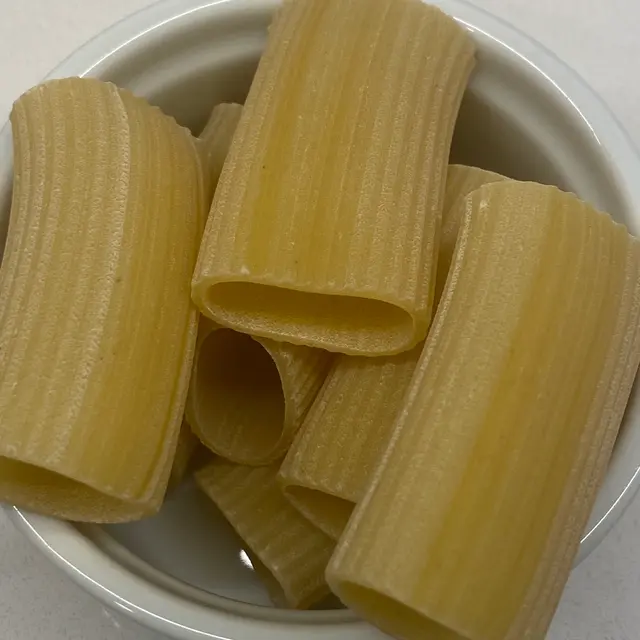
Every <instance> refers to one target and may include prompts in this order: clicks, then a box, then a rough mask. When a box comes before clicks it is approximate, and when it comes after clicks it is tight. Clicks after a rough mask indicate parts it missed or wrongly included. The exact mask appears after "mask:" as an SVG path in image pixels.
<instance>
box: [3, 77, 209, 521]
mask: <svg viewBox="0 0 640 640" xmlns="http://www.w3.org/2000/svg"><path fill="white" fill-rule="evenodd" d="M11 123H12V127H13V133H14V136H13V139H14V160H15V168H14V172H15V176H14V192H13V202H12V207H11V222H10V228H9V234H8V239H7V245H6V247H5V254H4V260H3V263H2V269H1V270H0V370H1V371H2V376H1V378H0V497H1V498H2V500H4V501H7V502H12V503H15V504H18V505H21V506H25V507H28V508H30V509H35V510H37V511H40V512H42V513H47V514H51V515H55V516H60V517H65V518H69V519H72V520H92V521H120V520H127V519H132V518H139V517H141V516H143V515H146V514H150V513H153V512H154V511H156V510H157V509H158V508H159V506H160V504H161V502H162V497H163V495H164V491H165V489H166V485H167V481H168V478H169V473H170V470H171V466H172V463H173V458H174V453H175V450H176V445H177V441H178V434H179V431H180V424H181V419H182V411H183V407H184V402H185V397H186V393H187V385H188V381H189V371H190V369H191V361H192V357H193V351H194V347H195V341H196V330H197V314H196V310H195V309H194V307H193V306H192V304H191V300H190V297H189V285H188V280H189V274H190V273H191V272H192V271H193V267H194V264H195V259H196V255H197V251H198V245H199V242H200V238H201V235H202V225H203V221H204V208H205V206H206V203H205V201H204V188H203V177H202V170H201V166H200V159H199V155H198V152H197V150H196V146H195V141H194V139H193V138H192V137H191V135H190V133H189V132H188V131H187V130H186V129H183V128H182V127H180V126H178V125H177V124H176V122H175V121H174V120H173V119H171V118H169V117H167V116H165V115H164V114H162V112H161V111H160V110H159V109H156V108H153V107H150V106H149V105H148V104H147V103H146V102H145V101H144V100H141V99H139V98H136V97H134V96H133V95H132V94H130V93H129V92H127V91H124V90H120V89H118V88H117V87H115V86H114V85H112V84H108V83H104V82H99V81H97V80H90V79H78V78H75V79H73V78H72V79H68V80H54V81H51V82H48V83H46V84H44V85H41V86H38V87H36V88H34V89H32V90H31V91H29V92H27V93H26V94H25V95H24V96H22V97H21V98H20V99H19V100H18V101H17V102H16V104H15V105H14V108H13V111H12V114H11ZM176 212H179V216H178V215H176Z"/></svg>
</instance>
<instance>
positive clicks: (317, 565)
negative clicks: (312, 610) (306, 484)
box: [196, 459, 334, 609]
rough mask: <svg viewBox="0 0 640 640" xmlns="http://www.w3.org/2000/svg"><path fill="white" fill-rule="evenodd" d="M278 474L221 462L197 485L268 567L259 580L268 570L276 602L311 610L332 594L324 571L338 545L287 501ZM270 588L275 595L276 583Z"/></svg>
mask: <svg viewBox="0 0 640 640" xmlns="http://www.w3.org/2000/svg"><path fill="white" fill-rule="evenodd" d="M277 470H278V465H272V466H269V467H246V466H242V465H235V464H232V463H230V462H226V461H224V460H222V459H217V460H215V461H214V462H213V463H211V464H210V465H208V466H207V467H205V468H204V469H202V470H200V471H198V472H197V473H196V482H197V483H198V486H199V487H200V488H201V489H202V490H203V491H204V492H205V493H206V494H207V496H208V497H209V498H210V499H211V500H213V502H215V504H216V505H217V506H218V508H219V509H220V510H221V511H222V513H223V514H224V515H225V517H226V518H227V520H228V521H229V522H230V523H231V525H232V526H233V528H234V529H235V530H236V532H237V533H238V535H239V536H240V537H241V538H242V539H243V541H244V542H245V543H246V544H247V546H248V548H249V550H250V554H251V556H250V557H257V558H258V559H259V561H260V562H261V563H262V566H260V567H258V574H259V576H260V575H261V574H262V573H263V572H264V570H265V569H266V570H268V571H269V573H270V575H271V576H272V578H273V580H275V581H276V582H277V583H278V585H279V590H276V592H275V598H276V601H278V600H279V598H280V597H281V598H283V599H284V601H285V602H286V603H287V605H288V606H289V607H292V608H297V609H305V608H308V607H309V606H311V605H312V604H313V603H314V602H318V601H319V600H322V599H323V598H324V597H325V596H327V595H328V594H329V588H328V587H327V584H326V582H325V579H324V571H325V567H326V565H327V562H328V561H329V558H330V557H331V553H332V552H333V548H334V543H333V541H332V540H331V539H330V538H328V537H327V536H325V535H324V534H323V533H322V532H321V531H319V530H318V529H316V528H315V527H314V526H313V525H311V524H310V523H309V522H308V521H307V520H306V519H305V518H303V517H302V516H301V515H300V514H299V513H298V512H297V511H296V510H295V509H294V508H293V507H292V506H291V505H290V504H289V503H288V502H287V500H286V499H285V498H284V496H283V495H282V492H281V491H280V488H279V487H278V484H277V482H276V473H277ZM267 586H268V587H269V591H270V593H271V594H274V585H273V582H272V580H267ZM280 592H281V593H280ZM272 597H273V595H272Z"/></svg>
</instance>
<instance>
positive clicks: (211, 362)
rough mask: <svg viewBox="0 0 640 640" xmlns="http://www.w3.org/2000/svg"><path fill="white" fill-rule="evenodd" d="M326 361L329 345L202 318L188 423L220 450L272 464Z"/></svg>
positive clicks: (299, 419) (290, 437)
mask: <svg viewBox="0 0 640 640" xmlns="http://www.w3.org/2000/svg"><path fill="white" fill-rule="evenodd" d="M330 365H331V355H330V354H329V353H328V352H326V351H322V350H320V349H311V348H309V347H301V346H296V345H292V344H287V343H281V342H274V341H272V340H267V339H265V338H263V339H256V338H253V337H252V336H249V335H247V334H244V333H238V332H236V331H233V330H231V329H224V328H221V327H218V326H217V325H214V324H212V323H210V322H208V321H206V320H203V321H202V323H201V327H200V334H199V339H198V347H197V349H196V356H195V361H194V368H193V374H192V378H191V382H190V389H189V398H188V401H187V413H188V419H189V420H190V424H191V427H192V429H193V430H194V432H195V433H196V435H197V436H198V437H199V438H200V440H201V441H202V443H203V444H204V445H205V446H207V447H208V448H209V449H211V451H213V452H214V453H217V454H218V455H220V456H222V457H223V458H227V459H228V460H231V461H233V462H236V463H238V464H248V465H263V464H269V463H271V462H273V461H274V460H277V459H278V458H280V457H282V456H283V455H284V453H285V452H286V451H287V449H288V448H289V445H290V444H291V441H292V440H293V438H294V436H295V434H296V432H297V430H298V428H299V427H300V424H301V423H302V419H303V418H304V416H305V414H306V412H307V410H308V408H309V405H310V404H311V403H312V402H313V399H314V398H315V396H316V394H317V392H318V390H319V388H320V386H321V385H322V382H323V381H324V379H325V377H326V374H327V371H328V369H329V367H330Z"/></svg>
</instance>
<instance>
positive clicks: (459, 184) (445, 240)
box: [435, 164, 508, 305]
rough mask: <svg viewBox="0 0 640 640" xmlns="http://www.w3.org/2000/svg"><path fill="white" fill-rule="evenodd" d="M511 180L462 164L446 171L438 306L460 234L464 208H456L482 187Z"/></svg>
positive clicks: (453, 165)
mask: <svg viewBox="0 0 640 640" xmlns="http://www.w3.org/2000/svg"><path fill="white" fill-rule="evenodd" d="M503 180H508V178H506V177H505V176H503V175H500V174H499V173H494V172H493V171H487V170H485V169H478V168H477V167H468V166H466V165H463V164H450V165H449V169H448V170H447V183H446V188H445V193H444V206H443V208H442V231H441V234H440V246H439V248H438V269H437V272H436V293H435V301H436V305H437V303H438V301H439V300H440V298H441V297H442V292H443V291H444V287H445V284H446V282H447V276H448V274H449V267H450V266H451V260H452V258H453V252H454V250H455V247H456V241H457V240H458V234H459V232H460V224H461V222H462V218H463V216H464V213H465V212H464V210H463V208H462V207H458V206H455V205H456V204H457V203H458V201H459V200H461V199H463V198H466V197H467V196H468V195H469V194H470V193H471V192H472V191H475V190H476V189H478V188H479V187H481V186H482V185H483V184H490V183H492V182H501V181H503Z"/></svg>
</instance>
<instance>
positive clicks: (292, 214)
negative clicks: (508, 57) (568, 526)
mask: <svg viewBox="0 0 640 640" xmlns="http://www.w3.org/2000/svg"><path fill="white" fill-rule="evenodd" d="M473 62H474V46H473V43H472V41H471V39H470V38H469V36H468V35H467V33H466V31H465V30H464V29H463V28H462V27H461V26H459V25H458V24H457V23H456V22H455V20H453V19H452V18H450V17H448V16H446V15H445V14H443V13H442V12H441V11H440V10H439V9H437V8H435V7H432V6H429V5H426V4H424V3H423V2H421V1H420V0H298V1H297V2H287V3H285V4H284V5H283V7H282V9H281V10H280V11H279V12H278V14H277V16H276V18H275V21H274V23H273V25H272V26H271V29H270V32H269V41H268V44H267V48H266V51H265V53H264V56H263V57H262V59H261V62H260V65H259V67H258V71H257V74H256V77H255V79H254V82H253V84H252V86H251V90H250V92H249V96H248V98H247V101H246V104H245V107H244V110H243V113H242V117H241V118H240V124H239V125H238V130H237V132H236V135H235V137H234V139H233V143H232V145H231V149H230V151H229V157H228V160H227V162H226V163H225V167H224V170H223V172H222V176H221V178H220V184H219V187H218V189H217V191H216V194H215V197H214V202H213V205H212V208H211V213H210V215H209V220H208V224H207V229H206V232H205V237H204V240H203V244H202V247H201V250H200V254H199V259H198V266H197V267H196V271H195V274H194V278H193V288H192V292H193V293H192V295H193V299H194V301H195V302H196V304H197V305H198V306H199V307H200V309H201V311H202V312H203V313H204V314H205V315H206V316H208V317H210V318H212V319H213V320H215V321H216V322H218V323H220V324H222V325H225V326H227V327H230V328H233V329H237V330H240V331H244V332H247V333H251V334H254V335H257V336H261V337H265V338H272V339H276V340H284V341H286V342H292V343H296V344H301V345H307V346H312V347H321V348H324V349H327V350H330V351H338V352H343V353H347V354H351V355H391V354H395V353H399V352H401V351H405V350H408V349H410V348H412V347H413V346H414V345H416V344H417V343H418V342H420V341H421V340H422V339H424V337H425V335H426V332H427V328H428V326H429V322H430V320H431V308H432V303H433V292H434V286H435V260H436V257H437V250H438V248H437V238H438V235H439V229H440V217H441V209H442V198H443V193H444V183H445V175H446V167H447V164H446V163H447V158H448V154H449V147H450V142H451V136H452V132H453V126H454V122H455V119H456V115H457V112H458V107H459V104H460V100H461V97H462V93H463V91H464V88H465V85H466V83H467V78H468V76H469V73H470V71H471V68H472V66H473Z"/></svg>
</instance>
